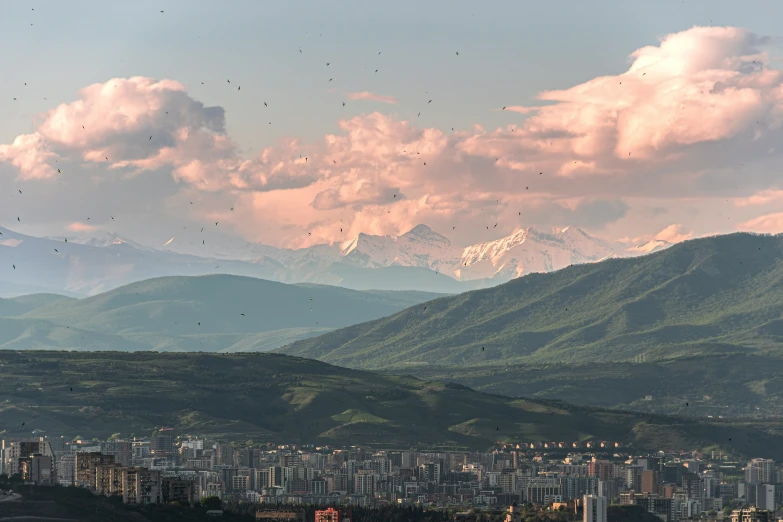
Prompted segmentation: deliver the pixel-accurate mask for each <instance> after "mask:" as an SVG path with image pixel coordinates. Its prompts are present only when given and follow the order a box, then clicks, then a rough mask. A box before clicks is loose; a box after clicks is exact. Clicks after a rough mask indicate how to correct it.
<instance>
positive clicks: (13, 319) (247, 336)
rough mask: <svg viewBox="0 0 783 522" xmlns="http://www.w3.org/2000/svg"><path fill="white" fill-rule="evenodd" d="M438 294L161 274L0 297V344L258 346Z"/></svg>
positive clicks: (216, 348) (138, 347)
mask: <svg viewBox="0 0 783 522" xmlns="http://www.w3.org/2000/svg"><path fill="white" fill-rule="evenodd" d="M441 295H442V294H433V293H428V292H417V291H405V292H394V291H367V292H359V291H355V290H348V289H345V288H339V287H332V286H323V285H310V284H302V285H288V284H283V283H277V282H273V281H265V280H262V279H252V278H247V277H238V276H229V275H213V276H202V277H164V278H157V279H151V280H146V281H142V282H137V283H133V284H130V285H127V286H123V287H121V288H117V289H114V290H111V291H109V292H106V293H103V294H99V295H96V296H93V297H88V298H84V299H78V300H75V299H70V298H66V297H61V296H41V295H38V296H26V297H18V298H14V299H0V348H13V349H17V350H19V349H33V348H35V349H76V350H80V349H84V350H123V351H133V350H162V351H183V350H188V351H232V352H233V351H258V350H269V349H272V348H277V347H279V346H282V345H284V344H287V343H290V342H293V341H295V340H298V339H303V338H307V337H311V336H313V335H318V334H321V333H324V332H328V331H330V330H333V329H335V328H340V327H343V326H347V325H351V324H354V323H356V322H361V321H366V320H370V319H376V318H378V317H383V316H386V315H389V314H392V313H395V312H397V311H399V310H402V309H403V308H406V307H408V306H411V305H413V304H416V303H420V302H423V301H427V300H430V299H433V298H435V297H439V296H441Z"/></svg>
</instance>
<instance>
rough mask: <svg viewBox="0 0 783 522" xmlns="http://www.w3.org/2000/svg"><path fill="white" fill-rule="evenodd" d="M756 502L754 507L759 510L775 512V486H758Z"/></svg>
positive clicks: (756, 487)
mask: <svg viewBox="0 0 783 522" xmlns="http://www.w3.org/2000/svg"><path fill="white" fill-rule="evenodd" d="M753 487H754V488H755V489H756V501H755V502H754V505H755V506H756V507H757V508H759V509H767V510H769V511H775V486H774V485H772V484H756V485H755V486H753Z"/></svg>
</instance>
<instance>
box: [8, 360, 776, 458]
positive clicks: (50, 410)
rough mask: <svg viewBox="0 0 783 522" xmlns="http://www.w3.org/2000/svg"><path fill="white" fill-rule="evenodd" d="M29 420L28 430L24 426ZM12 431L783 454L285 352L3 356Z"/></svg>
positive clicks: (731, 438) (769, 445)
mask: <svg viewBox="0 0 783 522" xmlns="http://www.w3.org/2000/svg"><path fill="white" fill-rule="evenodd" d="M22 423H24V426H22ZM0 426H2V428H3V430H4V431H3V432H0V433H2V434H3V435H5V436H16V435H22V434H23V433H30V431H32V430H44V432H45V433H46V434H57V435H66V436H76V435H80V436H81V437H87V438H90V437H107V436H109V435H111V434H113V433H120V434H122V435H124V436H130V435H132V434H136V435H140V434H147V433H149V432H151V431H152V430H153V429H155V428H156V427H161V426H168V427H173V428H175V429H176V432H177V433H179V434H184V433H190V434H194V435H195V434H201V435H212V436H220V437H226V438H234V439H236V440H248V439H253V440H256V441H271V442H283V441H285V442H293V441H299V442H302V443H315V444H327V443H328V444H337V445H340V446H343V445H346V444H366V445H371V446H385V447H389V446H394V447H414V446H416V447H429V448H434V447H440V448H446V447H462V448H488V447H490V446H491V445H493V444H495V443H496V442H499V441H502V442H533V441H544V440H556V441H566V442H567V441H574V442H576V441H588V440H608V441H618V442H622V443H627V444H631V445H632V446H633V447H635V448H640V449H659V448H672V449H675V448H682V449H687V448H694V449H695V448H706V447H722V448H724V450H732V449H733V450H734V451H737V452H740V453H743V454H746V455H747V454H753V455H755V456H770V457H772V458H783V439H781V438H780V437H779V436H777V433H778V431H779V430H780V426H779V425H778V424H777V423H770V424H767V425H755V426H753V425H732V424H729V423H717V422H715V423H706V422H698V421H693V420H686V419H681V418H676V417H661V416H655V415H646V414H637V413H625V412H610V411H607V410H600V409H596V408H585V407H579V406H572V405H569V404H566V403H561V402H552V401H549V402H547V401H538V400H527V399H512V398H508V397H502V396H498V395H487V394H483V393H479V392H476V391H473V390H471V389H469V388H466V387H464V386H460V385H456V384H443V383H438V382H432V381H422V380H418V379H415V378H412V377H402V376H385V375H378V374H371V373H366V372H362V371H357V370H350V369H347V368H340V367H335V366H330V365H327V364H325V363H321V362H318V361H313V360H308V359H300V358H295V357H288V356H283V355H277V354H258V353H257V354H234V355H219V354H203V353H201V354H199V353H187V354H176V353H153V352H135V353H127V352H93V353H85V352H39V351H18V352H16V351H0Z"/></svg>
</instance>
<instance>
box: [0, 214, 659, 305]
mask: <svg viewBox="0 0 783 522" xmlns="http://www.w3.org/2000/svg"><path fill="white" fill-rule="evenodd" d="M667 246H669V245H668V243H665V242H660V241H658V242H651V243H650V244H648V245H642V246H639V247H632V248H630V249H629V248H627V247H626V246H623V245H619V244H611V243H608V242H606V241H603V240H601V239H598V238H596V237H593V236H590V235H589V234H587V233H585V232H584V231H582V230H580V229H578V228H575V227H566V228H563V229H553V230H551V231H547V230H542V229H538V228H534V227H528V228H525V229H522V230H519V231H518V232H515V233H514V234H512V235H511V236H508V237H505V238H501V239H498V240H494V241H488V242H485V243H480V244H476V245H471V246H468V247H466V248H460V247H456V246H454V245H453V244H452V243H451V241H450V240H449V239H448V238H446V237H445V236H443V235H441V234H438V233H437V232H435V231H433V230H432V229H430V228H429V227H427V226H426V225H418V226H416V227H414V228H413V229H412V230H410V231H408V232H407V233H405V234H403V235H401V236H398V237H393V236H373V235H369V234H359V235H358V236H356V237H354V238H353V239H350V240H348V241H344V242H341V243H333V244H322V245H314V246H312V247H309V248H303V249H299V250H292V249H281V248H275V247H272V246H269V245H260V244H254V243H249V242H247V241H244V240H242V239H239V238H234V237H231V236H226V235H220V234H217V235H215V234H212V235H210V236H209V241H202V240H200V239H199V240H198V241H194V240H193V238H190V240H188V239H182V238H172V239H171V240H170V241H168V242H166V244H165V245H162V246H160V247H158V248H152V247H149V246H145V245H142V244H140V243H137V242H134V241H133V240H131V239H128V238H125V237H122V236H119V235H117V234H113V233H103V234H100V235H98V236H82V237H72V238H69V239H68V242H67V243H66V241H65V238H54V237H44V238H35V237H31V236H26V235H24V234H19V233H16V232H13V231H11V230H7V229H4V228H0V296H3V297H10V296H15V295H22V294H29V293H41V292H45V293H60V294H66V295H72V296H79V295H94V294H97V293H100V292H105V291H107V290H111V289H113V288H117V287H119V286H122V285H124V284H128V283H132V282H135V281H142V280H145V279H150V278H154V277H162V276H174V275H182V276H195V275H206V274H215V273H225V274H233V275H243V276H248V277H257V278H262V279H268V280H273V281H280V282H285V283H301V282H308V283H317V284H328V285H334V286H343V287H345V288H352V289H355V290H366V289H383V290H413V289H416V290H423V291H430V292H445V293H460V292H464V291H468V290H475V289H478V288H487V287H491V286H495V285H498V284H501V283H504V282H506V281H508V280H510V279H513V278H515V277H519V276H521V275H524V274H528V273H532V272H549V271H552V270H558V269H560V268H563V267H566V266H569V265H572V264H580V263H590V262H595V261H599V260H602V259H606V258H609V257H614V256H619V257H623V256H628V255H640V254H645V253H650V252H652V251H655V250H659V249H661V248H665V247H667ZM14 267H15V268H14Z"/></svg>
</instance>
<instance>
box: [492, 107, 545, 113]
mask: <svg viewBox="0 0 783 522" xmlns="http://www.w3.org/2000/svg"><path fill="white" fill-rule="evenodd" d="M540 109H541V107H522V106H521V105H509V106H507V107H505V108H503V109H501V110H504V111H508V112H516V113H519V114H532V113H534V112H536V111H538V110H540Z"/></svg>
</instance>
